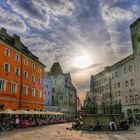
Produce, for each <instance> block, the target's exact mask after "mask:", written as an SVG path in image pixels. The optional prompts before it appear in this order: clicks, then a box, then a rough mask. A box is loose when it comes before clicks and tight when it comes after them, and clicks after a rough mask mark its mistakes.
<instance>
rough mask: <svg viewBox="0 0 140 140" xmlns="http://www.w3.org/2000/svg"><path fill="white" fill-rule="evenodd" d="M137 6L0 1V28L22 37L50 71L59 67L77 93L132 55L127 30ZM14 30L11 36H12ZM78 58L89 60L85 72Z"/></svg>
mask: <svg viewBox="0 0 140 140" xmlns="http://www.w3.org/2000/svg"><path fill="white" fill-rule="evenodd" d="M139 4H140V1H138V0H133V1H132V0H1V1H0V12H1V13H3V14H1V15H0V24H1V26H4V27H6V28H8V29H9V30H10V32H11V33H18V34H19V35H20V36H21V39H22V41H23V43H25V44H26V45H27V46H28V47H29V49H30V50H31V51H32V52H33V53H34V54H35V55H37V56H38V57H39V58H40V60H41V61H42V62H43V63H45V64H46V65H47V70H48V71H49V69H50V67H51V65H52V64H53V63H54V62H55V61H59V62H60V64H61V66H62V69H63V70H64V72H71V75H72V80H73V82H74V85H76V87H77V89H78V92H80V93H83V92H86V90H88V89H89V82H90V75H91V74H96V73H97V72H99V71H101V70H103V68H104V67H105V66H106V65H111V64H113V63H114V62H116V61H118V60H120V59H122V58H124V57H126V56H127V55H129V54H130V53H132V47H131V39H130V29H129V25H130V24H131V23H132V22H133V21H134V20H135V19H136V18H138V15H139V14H140V10H139V6H138V5H139ZM11 29H12V31H11ZM77 56H80V57H81V56H88V57H89V59H90V60H91V63H90V65H89V66H87V67H85V68H84V69H81V68H79V67H78V66H77V67H75V66H74V60H75V59H76V58H77Z"/></svg>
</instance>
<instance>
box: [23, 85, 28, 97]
mask: <svg viewBox="0 0 140 140" xmlns="http://www.w3.org/2000/svg"><path fill="white" fill-rule="evenodd" d="M23 92H24V95H28V87H27V86H24V87H23Z"/></svg>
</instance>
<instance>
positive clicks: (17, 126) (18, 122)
mask: <svg viewBox="0 0 140 140" xmlns="http://www.w3.org/2000/svg"><path fill="white" fill-rule="evenodd" d="M19 125H20V120H19V117H18V116H17V117H16V121H15V127H16V129H17V128H19Z"/></svg>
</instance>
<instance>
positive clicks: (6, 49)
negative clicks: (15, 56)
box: [5, 48, 10, 57]
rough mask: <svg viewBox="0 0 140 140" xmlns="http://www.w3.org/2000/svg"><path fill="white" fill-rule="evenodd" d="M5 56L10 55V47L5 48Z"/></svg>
mask: <svg viewBox="0 0 140 140" xmlns="http://www.w3.org/2000/svg"><path fill="white" fill-rule="evenodd" d="M7 51H8V52H9V54H7ZM5 56H9V57H10V49H8V48H5Z"/></svg>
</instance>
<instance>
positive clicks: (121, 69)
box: [90, 19, 140, 117]
mask: <svg viewBox="0 0 140 140" xmlns="http://www.w3.org/2000/svg"><path fill="white" fill-rule="evenodd" d="M130 30H131V36H132V46H133V52H134V53H133V54H131V55H129V56H128V57H126V58H124V59H123V60H120V61H119V62H117V63H115V64H114V65H112V66H109V67H106V68H105V69H104V70H103V71H101V72H100V73H98V74H96V75H92V76H91V82H90V92H91V93H92V94H91V96H90V98H91V100H93V102H94V103H95V104H97V106H98V107H103V106H110V105H115V104H119V103H121V104H122V111H123V113H124V115H125V117H129V116H131V115H132V116H133V115H135V113H137V112H140V86H139V84H140V19H137V20H136V21H135V22H134V23H133V24H132V25H131V26H130Z"/></svg>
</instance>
